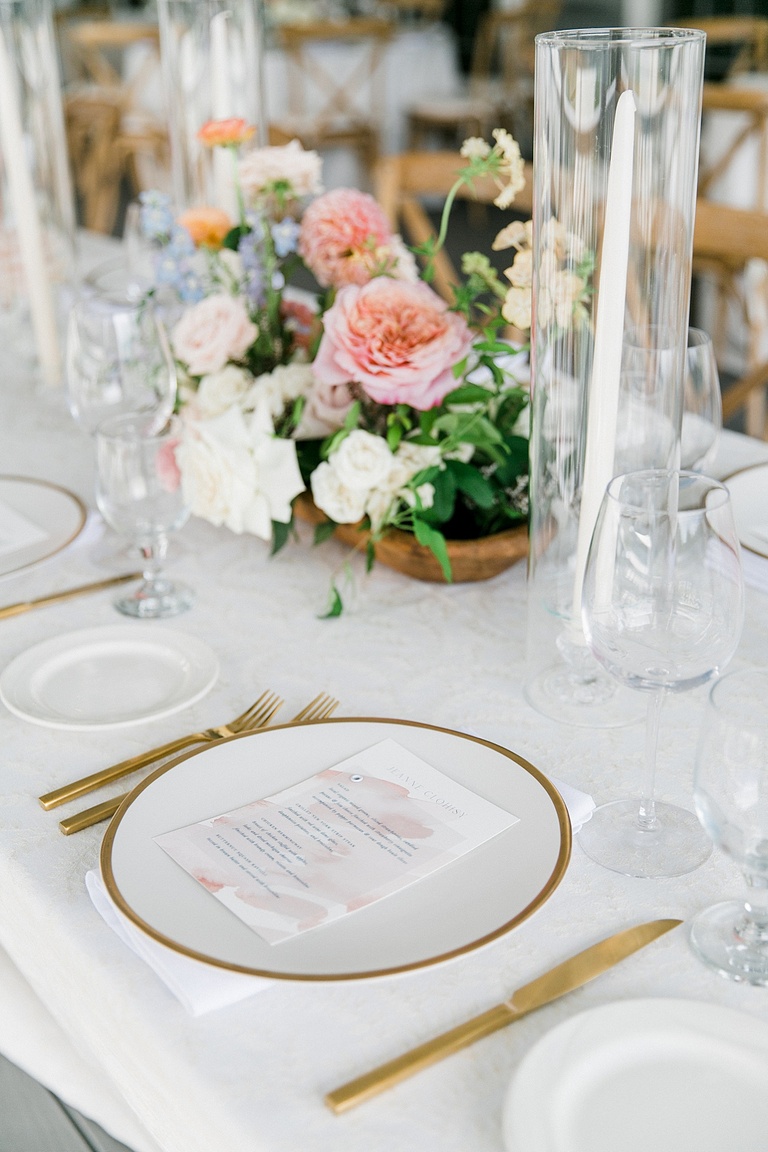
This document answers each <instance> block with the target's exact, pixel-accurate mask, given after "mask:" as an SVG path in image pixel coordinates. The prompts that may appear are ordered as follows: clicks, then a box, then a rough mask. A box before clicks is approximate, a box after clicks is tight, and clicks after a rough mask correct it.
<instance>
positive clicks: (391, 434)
mask: <svg viewBox="0 0 768 1152" xmlns="http://www.w3.org/2000/svg"><path fill="white" fill-rule="evenodd" d="M402 438H403V429H402V427H401V426H400V425H399V424H392V425H390V427H389V428H388V429H387V446H388V447H389V450H390V452H396V451H397V446H398V444H399V443H400V441H401V440H402Z"/></svg>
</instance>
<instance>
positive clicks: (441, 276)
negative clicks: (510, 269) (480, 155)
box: [374, 152, 533, 302]
mask: <svg viewBox="0 0 768 1152" xmlns="http://www.w3.org/2000/svg"><path fill="white" fill-rule="evenodd" d="M463 164H464V161H463V160H462V158H461V156H459V155H458V153H456V152H404V153H401V154H400V155H397V156H383V157H382V158H381V160H379V163H378V164H377V166H376V172H375V178H374V190H375V194H376V199H377V200H378V202H379V204H380V205H381V207H382V208H383V209H384V212H385V213H386V216H387V218H388V220H389V221H390V224H391V225H392V227H393V229H397V230H402V231H403V233H404V235H405V237H406V239H407V240H408V242H409V243H411V244H413V245H418V244H424V243H425V242H426V241H427V240H429V239H433V238H434V237H435V230H434V228H433V226H432V221H431V220H430V218H429V215H428V214H427V211H426V209H425V208H424V206H423V204H422V203H421V200H422V199H423V198H431V199H433V200H436V201H440V200H444V199H445V197H446V196H447V194H448V192H449V191H450V189H451V187H452V186H453V184H454V182H455V180H456V173H457V172H458V171H459V169H460V168H461V167H462V166H463ZM475 191H476V197H477V199H478V200H479V201H480V202H481V203H484V204H491V203H492V202H493V200H494V198H495V197H496V195H497V194H498V188H497V187H496V185H495V184H494V182H493V181H492V180H490V179H487V180H485V181H482V182H480V183H479V184H478V186H477V188H476V190H475ZM532 192H533V175H532V169H531V167H530V165H528V164H527V165H526V182H525V188H524V189H523V190H522V191H521V192H519V193H518V196H517V198H516V200H515V204H514V209H513V210H514V212H515V213H516V214H520V215H524V216H530V213H531V205H532ZM459 196H461V197H462V198H464V199H471V198H472V196H473V193H472V192H471V191H470V190H469V189H468V188H462V189H461V190H460V192H459ZM507 221H508V217H507V216H506V215H505V216H504V218H500V221H499V230H501V228H502V227H503V226H504V224H505V223H507ZM510 263H511V260H510ZM434 273H435V275H434V280H433V286H434V288H435V291H436V292H439V293H440V295H441V296H442V297H443V298H444V299H445V300H448V301H451V302H452V301H453V291H452V289H453V286H454V285H455V284H458V283H459V280H460V277H459V275H458V273H457V272H456V269H455V268H454V266H453V262H452V261H451V259H450V257H449V256H448V254H447V252H446V251H445V249H444V248H442V249H441V250H440V252H438V254H437V256H436V258H435V261H434Z"/></svg>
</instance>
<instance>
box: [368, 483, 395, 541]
mask: <svg viewBox="0 0 768 1152" xmlns="http://www.w3.org/2000/svg"><path fill="white" fill-rule="evenodd" d="M394 500H395V489H394V487H393V488H390V487H387V488H374V490H373V491H372V492H370V493H369V495H368V499H367V500H366V502H365V511H366V513H367V515H368V519H369V520H370V521H371V528H372V529H373V531H374V532H378V530H379V529H380V528H381V527H382V525H383V524H386V522H387V520H388V519H389V512H390V509H391V507H392V504H393V502H394Z"/></svg>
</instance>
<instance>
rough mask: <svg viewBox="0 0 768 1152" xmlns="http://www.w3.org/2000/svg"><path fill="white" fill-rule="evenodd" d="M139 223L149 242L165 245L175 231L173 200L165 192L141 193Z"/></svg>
mask: <svg viewBox="0 0 768 1152" xmlns="http://www.w3.org/2000/svg"><path fill="white" fill-rule="evenodd" d="M139 204H140V208H139V221H140V224H141V231H142V234H143V235H144V236H145V237H146V239H147V240H157V241H159V242H161V243H164V242H165V241H166V240H167V239H168V237H169V236H170V235H171V232H172V231H173V212H172V210H171V198H170V196H166V194H165V193H164V192H151V191H150V192H140V193H139Z"/></svg>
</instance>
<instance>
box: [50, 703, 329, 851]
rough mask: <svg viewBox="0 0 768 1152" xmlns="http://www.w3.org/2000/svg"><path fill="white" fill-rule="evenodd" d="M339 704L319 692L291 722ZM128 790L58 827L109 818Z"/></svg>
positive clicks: (68, 830) (323, 714)
mask: <svg viewBox="0 0 768 1152" xmlns="http://www.w3.org/2000/svg"><path fill="white" fill-rule="evenodd" d="M338 706H339V701H338V700H335V699H334V697H333V696H329V695H328V694H327V693H326V692H321V693H320V694H319V695H318V696H315V698H314V700H311V701H310V702H309V704H307V705H306V707H304V708H302V709H301V711H300V712H297V713H296V715H295V716H294V717H293V720H292V723H293V724H305V723H306V722H307V721H308V720H326V719H327V718H328V717H329V716H330V715H331V714H332V713H333V712H335V711H336V709H337V708H338ZM267 723H268V721H267V720H265V721H264V722H263V723H262V724H259V725H256V727H259V728H263V727H264V726H265V725H266V724H267ZM249 731H250V729H249ZM128 795H129V793H128V792H123V794H122V795H121V796H114V797H113V798H112V799H111V800H105V801H104V802H103V803H102V804H94V806H93V807H92V808H85V809H84V810H83V811H82V812H75V814H74V816H67V817H65V818H64V819H63V820H60V821H59V828H60V829H61V831H62V832H63V833H64V835H65V836H71V835H72V833H73V832H82V830H83V829H84V828H91V827H92V826H93V825H94V824H100V823H101V822H102V821H103V820H109V818H110V817H111V816H114V814H115V812H117V810H118V808H119V807H120V805H121V804H122V802H123V800H125V798H126V796H128Z"/></svg>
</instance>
